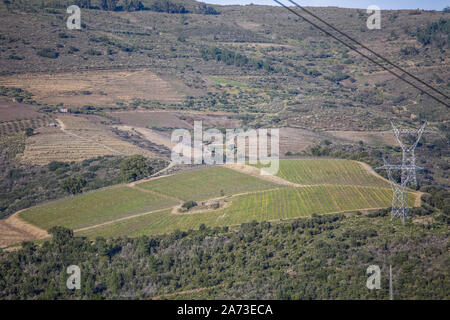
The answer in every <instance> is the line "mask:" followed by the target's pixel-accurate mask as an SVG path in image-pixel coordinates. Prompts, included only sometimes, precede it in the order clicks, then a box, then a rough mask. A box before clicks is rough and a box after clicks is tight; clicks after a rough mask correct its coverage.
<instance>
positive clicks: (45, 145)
mask: <svg viewBox="0 0 450 320" xmlns="http://www.w3.org/2000/svg"><path fill="white" fill-rule="evenodd" d="M58 120H59V121H60V124H62V126H63V128H43V129H40V130H39V131H38V134H36V135H34V136H32V137H30V138H29V139H28V140H27V144H26V147H25V152H24V154H23V156H22V162H26V163H33V164H47V163H49V162H51V161H82V160H85V159H89V158H93V157H97V156H103V155H111V154H112V155H125V156H127V155H134V154H142V155H145V156H149V157H154V156H155V155H154V154H152V153H151V152H149V151H147V150H144V149H142V148H139V147H137V146H135V145H133V144H131V143H129V142H126V141H123V140H120V139H119V138H117V137H116V136H115V135H114V134H113V133H112V132H111V131H110V129H109V128H108V127H107V126H103V125H99V124H94V123H92V122H90V121H89V120H88V119H86V118H83V117H75V116H61V117H59V118H58ZM62 129H64V130H62Z"/></svg>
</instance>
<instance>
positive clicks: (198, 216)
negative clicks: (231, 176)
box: [79, 186, 414, 237]
mask: <svg viewBox="0 0 450 320" xmlns="http://www.w3.org/2000/svg"><path fill="white" fill-rule="evenodd" d="M391 198H392V192H390V191H389V189H384V188H376V187H357V186H311V187H300V188H279V189H276V190H266V191H258V192H255V193H251V194H245V195H241V196H238V197H236V198H232V199H229V200H228V201H231V204H230V205H229V206H228V207H227V208H225V209H220V210H216V211H210V212H200V213H192V214H173V213H172V212H171V211H170V210H166V211H164V210H162V211H158V212H153V213H149V214H148V215H144V216H140V217H137V218H132V219H128V220H124V221H120V222H117V223H114V224H110V225H105V226H100V227H98V228H92V229H89V230H85V231H81V232H79V234H80V235H85V236H90V237H95V236H104V237H117V236H138V235H144V234H146V235H149V234H163V233H167V232H171V231H174V230H176V229H179V230H189V229H198V228H199V227H200V225H201V224H205V225H207V226H209V227H220V226H232V225H239V224H241V223H245V222H250V221H253V220H256V221H277V220H281V219H293V218H298V217H303V216H310V215H311V214H314V213H315V214H325V213H332V212H344V211H356V210H358V209H371V208H372V209H373V208H382V207H388V206H389V205H390V203H391ZM408 200H409V202H410V203H411V204H412V203H413V201H414V200H413V197H412V196H410V197H409V199H408Z"/></svg>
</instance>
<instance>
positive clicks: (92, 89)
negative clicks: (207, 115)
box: [0, 69, 183, 108]
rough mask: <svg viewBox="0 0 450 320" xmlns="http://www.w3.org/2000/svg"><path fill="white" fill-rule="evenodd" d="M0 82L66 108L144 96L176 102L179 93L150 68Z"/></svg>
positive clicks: (1, 79)
mask: <svg viewBox="0 0 450 320" xmlns="http://www.w3.org/2000/svg"><path fill="white" fill-rule="evenodd" d="M0 85H3V86H6V87H19V88H22V89H26V90H27V91H29V92H31V93H32V94H34V99H35V100H36V101H38V102H40V103H46V104H50V105H57V104H59V103H63V104H64V105H65V106H67V107H73V108H76V107H83V106H85V105H89V106H112V105H115V104H116V102H129V101H131V100H133V99H145V100H154V101H161V102H166V103H176V102H180V101H181V100H182V99H183V94H182V93H179V92H178V91H177V90H175V89H173V88H172V86H171V84H170V83H169V82H168V81H166V80H163V79H162V78H160V77H158V76H157V75H156V74H155V73H153V72H151V71H150V70H147V69H143V70H139V71H133V70H131V71H128V70H127V71H116V70H106V71H103V70H99V71H83V72H64V73H55V74H22V75H14V76H3V77H0Z"/></svg>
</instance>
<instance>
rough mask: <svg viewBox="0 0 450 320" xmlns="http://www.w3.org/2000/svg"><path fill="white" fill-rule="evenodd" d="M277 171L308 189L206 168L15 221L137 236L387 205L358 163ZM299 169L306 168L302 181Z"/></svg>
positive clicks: (304, 164)
mask: <svg viewBox="0 0 450 320" xmlns="http://www.w3.org/2000/svg"><path fill="white" fill-rule="evenodd" d="M296 162H298V163H299V164H298V165H297V166H296ZM317 163H319V164H317ZM325 164H326V165H329V166H330V167H331V168H337V169H336V170H341V171H337V172H335V173H334V174H333V173H332V172H330V171H327V170H324V169H323V166H325ZM281 167H282V168H283V170H284V171H281V172H282V174H286V172H295V175H293V179H292V180H293V181H297V182H298V181H303V182H308V184H305V185H304V186H297V187H295V186H287V185H282V184H277V183H276V181H274V182H271V181H267V180H263V179H260V178H258V176H253V175H250V174H245V173H241V172H237V171H234V170H231V169H228V168H225V167H207V168H202V169H195V170H189V171H185V172H181V173H176V174H173V175H170V176H165V177H160V178H155V179H152V180H150V181H144V182H141V183H137V184H133V185H129V186H125V185H121V186H116V187H112V188H106V189H101V190H99V191H94V192H90V193H87V194H83V195H80V196H76V197H72V198H68V199H63V200H59V201H56V202H51V203H47V204H43V205H41V206H38V207H34V208H31V209H28V210H26V211H24V212H23V213H22V214H21V217H22V218H23V219H24V220H26V221H27V222H30V223H32V224H34V225H36V226H39V227H41V228H43V229H48V228H50V227H52V226H56V225H61V226H65V227H69V228H73V229H74V230H75V231H76V232H77V233H79V234H81V235H86V236H92V237H95V236H98V235H102V236H135V235H141V234H162V233H166V232H170V231H174V230H176V229H179V230H189V229H197V228H199V227H200V226H201V225H202V224H205V225H207V226H212V227H215V226H216V227H222V226H233V225H239V224H241V223H244V222H250V221H252V220H256V221H278V220H284V219H293V218H298V217H304V216H310V215H312V214H326V213H334V212H351V211H353V212H354V211H358V210H361V211H367V210H375V209H379V208H386V207H389V206H390V204H391V199H392V191H391V189H390V188H389V187H381V186H374V185H376V184H377V183H379V184H380V185H382V184H383V182H384V181H383V180H381V179H380V180H381V182H378V181H377V179H379V178H377V177H376V176H375V175H370V174H367V173H365V172H364V171H362V170H363V169H362V168H361V167H360V165H359V164H358V163H357V162H352V161H346V160H342V161H341V160H331V159H330V160H326V162H321V161H317V160H316V159H314V160H311V161H305V160H282V161H281ZM298 168H303V170H305V174H304V175H303V176H301V173H302V172H301V170H300V169H298ZM289 170H290V171H289ZM321 172H323V173H322V174H323V175H325V176H326V177H329V178H330V181H331V182H332V183H333V184H330V183H324V184H321V185H319V184H318V182H319V181H324V178H323V177H321V176H320V175H321ZM373 179H375V180H373ZM325 181H326V180H325ZM312 182H315V183H316V184H317V185H311V184H312ZM351 184H353V185H351ZM408 197H409V198H408V201H409V203H410V205H413V204H414V200H415V197H417V195H415V194H412V193H410V194H409V195H408ZM214 198H222V199H223V201H225V205H224V206H221V207H220V208H218V209H215V210H214V209H207V210H200V211H198V212H195V211H194V212H189V211H187V212H184V213H180V212H177V211H176V210H174V208H175V207H176V206H178V205H179V204H180V203H182V202H184V201H189V200H195V201H201V200H206V199H214Z"/></svg>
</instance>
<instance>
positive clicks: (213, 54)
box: [200, 47, 275, 72]
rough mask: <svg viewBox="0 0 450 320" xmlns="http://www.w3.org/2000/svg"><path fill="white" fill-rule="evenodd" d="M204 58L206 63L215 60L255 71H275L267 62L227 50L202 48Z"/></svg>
mask: <svg viewBox="0 0 450 320" xmlns="http://www.w3.org/2000/svg"><path fill="white" fill-rule="evenodd" d="M200 51H201V54H202V58H203V59H204V60H206V61H208V60H210V59H214V60H216V61H218V62H223V63H225V64H228V65H234V66H236V67H247V68H253V69H264V70H266V71H269V72H273V71H275V70H274V68H273V67H272V65H271V64H270V63H269V62H268V61H267V60H261V59H254V58H248V57H246V56H244V55H242V54H240V53H238V52H234V51H231V50H228V49H225V48H217V47H214V48H201V50H200Z"/></svg>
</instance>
